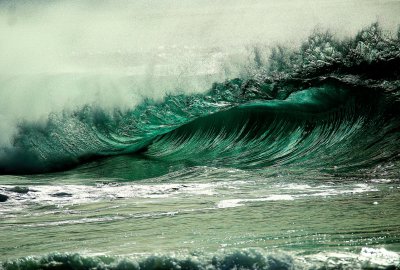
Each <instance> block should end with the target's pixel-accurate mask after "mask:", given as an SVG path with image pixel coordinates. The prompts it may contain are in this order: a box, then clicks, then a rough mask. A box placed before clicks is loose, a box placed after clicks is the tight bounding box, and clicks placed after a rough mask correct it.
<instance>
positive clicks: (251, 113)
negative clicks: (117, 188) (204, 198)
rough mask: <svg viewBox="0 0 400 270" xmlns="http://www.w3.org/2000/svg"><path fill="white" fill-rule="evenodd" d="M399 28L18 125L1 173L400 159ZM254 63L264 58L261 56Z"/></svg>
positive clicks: (323, 42) (349, 166) (366, 164)
mask: <svg viewBox="0 0 400 270" xmlns="http://www.w3.org/2000/svg"><path fill="white" fill-rule="evenodd" d="M399 38H400V30H399V33H397V36H394V35H393V34H389V33H386V32H384V31H383V30H382V29H381V28H380V27H379V25H378V24H372V25H371V26H370V27H368V28H365V29H363V30H361V31H360V32H359V33H358V34H357V35H356V36H355V37H353V38H351V39H348V40H337V39H336V38H335V37H334V36H333V35H331V34H329V33H328V32H326V33H322V32H319V33H314V34H313V35H311V36H310V37H309V38H308V40H307V41H305V42H304V43H303V44H302V46H301V47H300V48H298V49H296V50H294V49H288V48H284V47H282V46H278V47H276V48H274V49H272V51H271V54H270V57H269V59H268V63H265V66H263V67H262V68H259V69H256V70H255V71H254V73H253V74H252V76H251V77H250V78H236V79H232V80H229V81H226V82H224V83H214V84H213V86H212V87H211V89H210V90H209V91H208V92H207V93H206V94H194V95H183V94H182V95H174V96H172V95H171V96H166V97H165V98H164V100H163V101H162V102H156V101H154V100H150V99H148V100H145V101H144V102H143V103H142V104H140V105H139V106H136V107H134V108H132V109H130V110H124V111H122V110H113V111H108V110H105V109H102V108H99V107H94V106H89V105H88V106H85V107H83V108H81V109H79V110H76V111H73V112H68V111H64V112H63V113H58V114H51V115H49V117H48V119H47V121H45V122H44V123H31V122H22V123H19V126H18V132H17V134H16V135H15V136H14V138H13V139H12V145H11V146H8V147H3V148H1V149H0V172H1V173H11V174H26V173H40V172H49V171H57V170H65V169H67V168H70V167H73V166H76V165H79V164H81V163H83V162H87V161H88V160H91V159H96V158H99V157H107V156H112V155H126V154H130V155H132V154H137V155H139V156H140V157H144V158H151V159H157V160H165V161H168V162H172V163H173V162H178V161H179V162H182V161H185V162H186V163H188V164H189V166H191V165H198V164H207V165H216V166H227V167H239V168H265V167H269V166H281V165H285V166H286V165H292V164H296V165H297V166H302V167H305V168H317V169H319V170H322V171H329V172H332V173H335V172H337V171H343V172H347V171H351V170H355V169H357V170H358V169H363V168H372V167H374V166H379V164H385V163H388V162H389V163H390V162H395V161H396V159H397V157H398V156H399V150H398V149H400V148H399V146H400V145H399V144H400V134H399V130H400V122H399V120H398V118H399V117H398V116H399V109H398V108H399V94H400V40H399ZM254 61H255V63H256V65H255V66H260V65H261V64H260V61H259V59H258V58H257V55H255V60H254Z"/></svg>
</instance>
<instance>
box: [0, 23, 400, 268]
mask: <svg viewBox="0 0 400 270" xmlns="http://www.w3.org/2000/svg"><path fill="white" fill-rule="evenodd" d="M159 51H162V52H163V53H164V56H162V57H167V58H168V57H169V58H174V57H175V56H178V55H182V54H185V53H187V52H188V51H190V53H188V54H187V55H190V56H191V57H192V59H195V60H193V61H192V62H190V63H191V65H190V66H192V67H193V63H199V62H201V59H203V58H204V57H205V56H207V57H208V59H214V60H213V61H214V62H212V63H214V64H215V63H217V62H218V61H219V59H220V58H221V57H222V56H221V55H223V54H224V53H223V51H222V49H218V48H217V49H215V48H214V49H198V48H192V47H190V48H180V47H179V46H178V47H170V48H161V49H159ZM121 55H123V53H121V54H116V55H114V59H118V57H120V58H124V57H123V56H121ZM165 55H167V56H165ZM168 55H169V56H168ZM171 55H172V56H171ZM92 56H93V55H92ZM90 57H91V55H86V56H85V57H82V55H79V56H77V58H82V59H83V60H82V59H81V60H82V61H85V59H86V60H87V58H90ZM93 57H94V56H93ZM129 57H130V58H129V59H128V60H126V59H125V58H124V59H125V60H126V61H138V59H139V58H140V57H144V58H145V57H147V56H146V55H145V56H143V55H141V56H138V55H132V54H130V55H129ZM162 57H161V58H162ZM161 58H160V59H161ZM135 59H136V60H135ZM140 59H141V58H140ZM160 59H158V60H157V59H156V60H154V61H155V62H157V64H155V65H154V66H153V69H156V70H157V72H158V75H157V76H156V77H157V80H155V79H154V78H151V80H149V77H148V75H146V74H144V75H143V74H141V75H140V74H139V75H138V72H137V70H138V69H140V68H141V67H140V66H139V67H138V66H137V67H136V69H135V70H133V69H132V70H131V73H129V74H125V75H123V76H122V75H121V74H119V75H118V76H116V75H113V77H112V78H109V77H107V76H105V75H104V76H98V75H96V76H94V75H92V74H89V75H88V74H86V73H79V74H76V73H71V72H62V73H56V74H48V73H39V74H23V75H21V74H19V75H13V76H11V75H9V74H8V75H6V74H1V75H0V77H1V80H0V85H1V87H2V89H1V90H0V91H3V95H2V97H3V100H2V101H1V102H2V104H3V105H2V106H3V108H6V107H7V106H12V104H11V105H10V104H9V103H12V101H13V99H12V96H13V95H17V94H16V93H18V94H21V93H25V92H24V89H26V85H29V86H30V87H35V88H40V87H42V88H43V89H46V87H47V88H48V87H49V85H51V86H54V87H59V86H62V87H64V88H65V89H67V88H68V87H70V88H71V89H75V90H76V89H78V90H79V89H89V90H90V89H96V88H97V87H100V86H101V87H104V85H106V86H107V87H106V88H105V90H104V91H106V92H110V93H112V91H114V90H115V89H117V88H121V87H126V88H127V90H126V91H125V92H129V91H130V90H129V86H130V85H134V84H139V83H142V84H143V82H145V83H144V84H143V85H144V87H149V88H151V89H153V90H154V89H156V88H163V89H162V90H165V92H162V95H159V94H158V92H154V91H153V92H152V95H150V96H146V97H143V98H142V99H141V100H139V101H138V100H132V97H131V96H129V95H126V96H123V97H122V99H123V100H124V102H123V104H124V106H119V107H115V106H111V105H109V106H105V105H104V103H101V102H86V101H85V102H82V103H81V104H79V105H77V106H68V107H67V108H63V107H62V106H64V105H60V106H59V107H61V109H59V110H53V111H51V113H46V114H45V115H44V116H43V115H39V116H37V117H36V118H26V119H25V120H24V119H23V118H21V119H22V120H18V121H15V122H16V123H17V124H15V125H14V126H13V129H12V130H11V129H10V130H11V131H9V129H8V128H9V127H10V126H12V125H11V124H9V122H10V121H11V120H10V121H9V122H7V121H6V120H7V119H8V120H9V118H7V119H6V118H5V117H4V119H3V121H2V124H1V125H0V127H1V128H2V132H3V135H4V136H5V134H6V133H7V134H8V133H9V134H11V135H10V136H8V137H7V139H4V138H3V139H2V140H0V142H2V144H1V145H2V146H1V148H0V173H1V175H0V201H1V202H0V269H4V270H17V269H57V270H59V269H138V270H139V269H140V270H147V269H177V270H183V269H196V270H200V269H208V270H211V269H398V268H399V267H400V209H399V207H400V203H399V202H400V29H399V30H398V31H397V32H389V31H386V30H384V29H383V28H382V27H381V26H380V25H379V24H378V23H373V24H370V25H367V26H365V27H364V28H362V29H360V30H359V31H358V32H357V33H356V34H354V35H352V36H351V37H347V38H342V37H338V36H337V35H335V34H332V33H331V32H329V31H325V30H317V31H315V32H313V33H312V34H310V35H309V36H308V37H307V38H305V39H304V40H302V41H301V43H300V46H297V47H290V46H285V45H274V46H269V47H268V48H267V47H262V46H261V47H254V48H253V49H252V51H251V59H250V60H251V61H250V62H248V65H247V66H245V68H244V69H246V72H236V73H235V75H236V76H227V77H221V76H220V75H218V74H217V73H216V72H214V70H213V69H212V68H210V66H214V67H215V65H214V64H210V63H207V65H206V66H207V67H208V68H207V69H202V70H201V72H200V71H199V69H198V70H197V72H196V73H191V74H189V75H187V74H186V75H185V76H183V77H182V78H180V77H177V76H176V74H177V72H176V70H174V72H172V73H168V72H167V71H168V70H169V67H170V66H168V64H165V65H162V64H160V63H159V62H162V59H161V60H160ZM163 59H164V58H163ZM238 59H239V60H240V61H242V60H241V59H243V58H236V61H239V60H238ZM210 61H211V60H210ZM240 61H239V62H240ZM203 64H204V63H203ZM203 67H204V65H203ZM186 71H187V69H186ZM139 73H140V72H139ZM177 78H180V79H182V80H183V79H184V80H185V81H190V82H192V83H193V82H196V84H195V86H194V84H186V83H185V84H180V85H185V86H187V85H190V86H188V87H192V89H191V90H190V91H189V90H188V89H183V88H180V89H178V90H176V91H171V92H168V91H167V90H168V87H173V86H172V85H173V84H174V83H175V82H176V81H174V79H177ZM153 79H154V80H153ZM115 81H118V84H117V85H116V84H115ZM155 81H157V83H155ZM171 81H173V82H174V83H171ZM198 82H201V83H198ZM199 88H201V89H200V90H198V89H199ZM21 89H22V90H21ZM113 89H114V90H113ZM89 90H88V91H89ZM6 91H8V97H10V101H7V100H5V99H4V96H5V94H4V93H6ZM18 91H19V92H18ZM115 91H116V92H115V95H121V92H120V91H119V92H118V91H117V90H115ZM24 95H25V94H24ZM99 96H100V97H101V95H99ZM41 98H43V99H46V98H48V99H49V100H51V98H52V97H51V95H50V96H45V95H43V97H41ZM112 98H115V96H113V97H112ZM25 101H26V102H27V103H29V102H30V101H31V97H30V96H29V95H28V96H25ZM107 101H109V100H107ZM32 104H33V103H32ZM130 104H131V105H130ZM32 106H33V107H35V106H37V105H35V106H34V105H32ZM33 107H29V108H33ZM29 108H28V107H27V108H26V110H28V111H29V110H30V109H29ZM35 108H36V107H35ZM37 108H40V106H38V107H37ZM23 109H24V108H23ZM33 113H34V112H33V109H32V114H33ZM0 116H1V114H0ZM32 117H33V116H32ZM0 119H1V118H0ZM32 119H35V120H32ZM13 121H14V120H13ZM13 123H14V122H13ZM6 127H7V129H6Z"/></svg>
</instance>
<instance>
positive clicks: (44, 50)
mask: <svg viewBox="0 0 400 270" xmlns="http://www.w3.org/2000/svg"><path fill="white" fill-rule="evenodd" d="M399 14H400V1H388V0H375V1H373V0H336V1H335V0H279V1H276V0H273V1H272V0H131V1H128V0H112V1H111V0H109V1H101V0H83V1H50V0H49V1H2V2H1V4H0V36H1V42H0V59H1V61H0V73H1V72H2V71H10V70H12V69H13V68H15V69H17V70H23V69H29V68H30V67H34V68H36V69H39V70H41V69H44V70H46V68H49V69H57V68H61V67H62V66H65V65H73V64H74V63H71V61H72V60H71V55H81V54H88V53H104V54H107V53H112V52H143V51H149V50H150V51H151V50H154V48H159V47H160V46H174V45H176V46H184V45H186V46H201V47H214V46H219V47H227V46H244V45H248V44H251V43H276V42H281V43H288V42H290V43H293V42H294V43H296V42H298V41H299V40H301V39H304V38H305V37H306V36H307V35H309V33H310V32H311V31H312V30H313V29H314V28H316V27H318V28H323V29H324V28H329V29H331V30H332V31H334V32H335V33H337V35H339V36H343V35H351V34H352V33H354V32H356V31H358V30H359V29H360V28H362V27H364V26H366V25H368V24H370V23H371V22H374V21H379V22H380V23H381V24H382V25H383V26H385V27H387V28H391V29H394V28H395V27H397V24H398V23H399V22H400V19H399V18H400V16H399ZM60 66H61V67H60Z"/></svg>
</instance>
